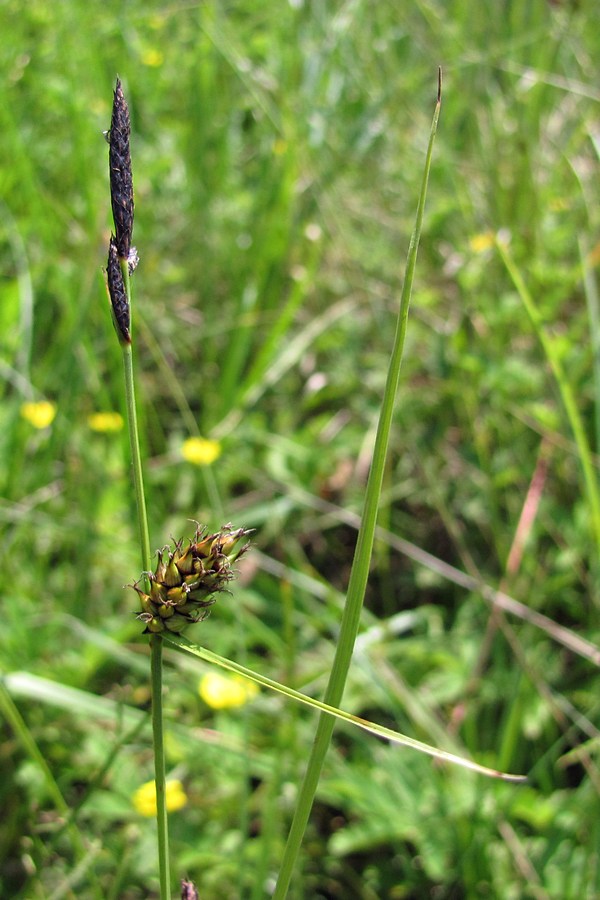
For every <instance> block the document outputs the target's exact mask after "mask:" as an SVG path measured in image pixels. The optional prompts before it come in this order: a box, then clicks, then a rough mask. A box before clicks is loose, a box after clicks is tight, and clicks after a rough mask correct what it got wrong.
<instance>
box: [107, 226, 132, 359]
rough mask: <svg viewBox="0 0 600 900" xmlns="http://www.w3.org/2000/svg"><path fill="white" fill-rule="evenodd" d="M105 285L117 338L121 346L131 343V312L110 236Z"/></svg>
mask: <svg viewBox="0 0 600 900" xmlns="http://www.w3.org/2000/svg"><path fill="white" fill-rule="evenodd" d="M106 283H107V285H108V296H109V297H110V308H111V312H112V319H113V324H114V326H115V331H116V332H117V337H118V338H119V341H120V342H121V343H122V344H130V343H131V332H130V328H131V310H130V306H129V299H128V297H127V291H126V290H125V283H124V281H123V272H122V271H121V264H120V263H119V257H118V253H117V243H116V241H115V239H114V237H113V236H112V234H111V236H110V242H109V245H108V263H107V265H106Z"/></svg>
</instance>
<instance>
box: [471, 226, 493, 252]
mask: <svg viewBox="0 0 600 900" xmlns="http://www.w3.org/2000/svg"><path fill="white" fill-rule="evenodd" d="M494 241H495V237H494V232H493V231H483V232H482V233H481V234H474V235H473V237H472V238H471V239H470V240H469V246H470V247H471V250H472V251H473V253H485V251H486V250H489V249H490V248H491V247H493V246H494Z"/></svg>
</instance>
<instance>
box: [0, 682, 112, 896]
mask: <svg viewBox="0 0 600 900" xmlns="http://www.w3.org/2000/svg"><path fill="white" fill-rule="evenodd" d="M0 712H2V714H3V717H4V719H5V720H6V721H7V722H8V724H9V726H10V727H11V728H12V731H13V734H14V735H15V737H16V738H17V739H18V740H19V741H20V743H21V746H22V747H23V749H24V750H25V752H26V753H27V754H28V755H29V757H30V759H31V760H32V761H33V762H34V764H35V765H36V766H37V767H38V769H39V770H40V772H41V773H42V776H43V779H44V784H45V786H46V790H47V791H48V794H49V796H50V798H51V800H52V802H53V803H54V806H55V808H56V811H57V812H58V813H59V815H60V816H61V817H62V818H63V820H64V822H65V826H64V827H65V829H66V831H67V832H68V835H69V838H70V840H71V844H72V846H73V851H74V855H75V858H76V859H77V860H78V861H79V865H80V866H82V871H85V872H86V873H87V874H88V877H89V880H90V890H91V891H92V895H93V896H94V897H101V896H102V889H101V887H100V884H99V882H98V879H97V876H96V873H95V871H94V869H93V868H92V867H91V865H92V863H93V860H94V857H95V856H96V855H97V853H98V847H87V846H86V843H85V840H84V838H83V835H82V834H81V832H80V830H79V828H78V827H77V824H76V823H75V822H74V821H73V811H72V809H71V808H70V807H69V805H68V804H67V801H66V800H65V798H64V797H63V795H62V791H61V789H60V787H59V786H58V784H57V783H56V780H55V778H54V775H53V774H52V771H51V769H50V767H49V765H48V763H47V761H46V758H45V756H44V754H43V753H42V752H41V750H40V748H39V747H38V745H37V743H36V742H35V740H34V738H33V735H32V734H31V731H30V730H29V728H28V727H27V724H26V722H25V720H24V719H23V717H22V716H21V713H20V712H19V710H18V708H17V706H16V704H15V703H14V701H13V699H12V697H11V695H10V693H9V692H8V690H7V689H6V687H5V685H4V681H3V680H2V679H0ZM49 852H50V851H49Z"/></svg>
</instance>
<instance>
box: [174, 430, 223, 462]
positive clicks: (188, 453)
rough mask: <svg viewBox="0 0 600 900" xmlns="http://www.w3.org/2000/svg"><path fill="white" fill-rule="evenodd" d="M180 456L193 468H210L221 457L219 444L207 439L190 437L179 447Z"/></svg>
mask: <svg viewBox="0 0 600 900" xmlns="http://www.w3.org/2000/svg"><path fill="white" fill-rule="evenodd" d="M181 455H182V456H183V458H184V459H185V460H186V461H187V462H190V463H193V464H194V465H195V466H210V465H211V463H214V462H215V460H217V459H218V458H219V456H220V455H221V444H220V443H219V441H212V440H209V439H208V438H200V437H191V438H188V439H187V440H186V441H184V442H183V444H182V445H181Z"/></svg>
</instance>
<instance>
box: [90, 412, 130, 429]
mask: <svg viewBox="0 0 600 900" xmlns="http://www.w3.org/2000/svg"><path fill="white" fill-rule="evenodd" d="M87 423H88V425H89V427H90V428H91V429H92V431H100V432H103V433H104V434H108V433H109V432H113V431H120V430H121V429H122V427H123V416H122V415H121V414H120V413H118V412H97V413H91V415H89V416H88V418H87Z"/></svg>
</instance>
